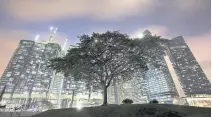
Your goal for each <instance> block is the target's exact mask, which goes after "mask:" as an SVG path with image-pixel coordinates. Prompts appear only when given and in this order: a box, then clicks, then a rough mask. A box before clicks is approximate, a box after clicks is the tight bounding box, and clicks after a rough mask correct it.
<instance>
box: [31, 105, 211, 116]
mask: <svg viewBox="0 0 212 117" xmlns="http://www.w3.org/2000/svg"><path fill="white" fill-rule="evenodd" d="M33 117H211V108H200V107H189V106H179V105H168V104H123V105H108V106H98V107H86V108H82V109H81V110H77V109H75V108H67V109H54V110H48V111H46V112H43V113H40V114H37V115H34V116H33Z"/></svg>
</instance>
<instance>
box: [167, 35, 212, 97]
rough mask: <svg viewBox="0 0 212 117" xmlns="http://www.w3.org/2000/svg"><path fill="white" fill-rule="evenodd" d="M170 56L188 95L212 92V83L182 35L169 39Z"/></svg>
mask: <svg viewBox="0 0 212 117" xmlns="http://www.w3.org/2000/svg"><path fill="white" fill-rule="evenodd" d="M167 45H168V47H169V50H170V52H169V56H170V58H171V60H172V63H173V66H174V69H175V72H176V73H177V76H178V78H179V81H180V84H181V86H182V88H183V91H184V93H185V95H186V96H188V97H190V96H194V95H199V94H208V95H210V94H211V83H210V81H209V80H208V79H207V77H206V75H205V74H204V72H203V70H202V68H201V67H200V65H199V64H198V62H197V60H196V59H195V57H194V56H193V54H192V52H191V50H190V49H189V47H188V45H187V44H186V42H185V40H184V39H183V37H182V36H179V37H176V38H173V39H171V40H170V41H168V43H167Z"/></svg>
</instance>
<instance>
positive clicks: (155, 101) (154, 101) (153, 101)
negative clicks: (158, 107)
mask: <svg viewBox="0 0 212 117" xmlns="http://www.w3.org/2000/svg"><path fill="white" fill-rule="evenodd" d="M149 103H150V104H152V103H154V104H158V103H159V102H158V101H157V100H156V99H153V100H152V101H150V102H149Z"/></svg>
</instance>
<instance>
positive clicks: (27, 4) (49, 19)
mask: <svg viewBox="0 0 212 117" xmlns="http://www.w3.org/2000/svg"><path fill="white" fill-rule="evenodd" d="M210 5H211V3H210V0H0V44H1V46H0V57H1V58H0V75H1V74H2V73H3V71H4V69H5V67H6V65H7V63H8V61H9V59H10V58H11V56H12V54H13V52H14V50H15V48H16V47H17V45H18V42H19V40H21V39H23V38H24V39H30V40H33V39H34V37H35V36H36V34H40V36H41V40H45V39H47V37H48V35H49V31H48V28H49V26H55V27H57V28H58V33H57V35H56V38H55V39H56V40H55V41H57V42H60V43H63V42H64V38H68V39H69V44H74V43H76V42H78V39H77V36H79V35H82V34H90V33H92V32H104V31H106V30H120V31H121V32H123V33H127V34H129V35H130V36H137V35H138V34H139V33H141V32H143V31H144V30H145V29H148V30H150V31H151V32H152V33H153V34H157V35H161V36H162V37H167V38H173V37H176V36H179V35H182V36H183V37H184V38H185V40H186V42H187V43H188V45H189V47H190V48H191V50H192V52H193V54H194V55H195V57H196V59H197V61H198V62H199V63H200V65H201V66H202V68H203V70H204V72H205V73H206V75H207V76H208V77H209V78H210V77H211V75H210V64H211V60H210V59H211V58H210V56H211V55H210V54H211V53H210V46H211V45H210V44H211V43H210V32H211V28H210V26H211V10H210V9H211V8H210V7H211V6H210Z"/></svg>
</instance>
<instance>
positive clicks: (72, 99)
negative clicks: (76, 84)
mask: <svg viewBox="0 0 212 117" xmlns="http://www.w3.org/2000/svg"><path fill="white" fill-rule="evenodd" d="M74 95H75V89H74V90H73V92H72V98H71V104H70V107H71V108H72V106H73V103H74Z"/></svg>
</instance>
